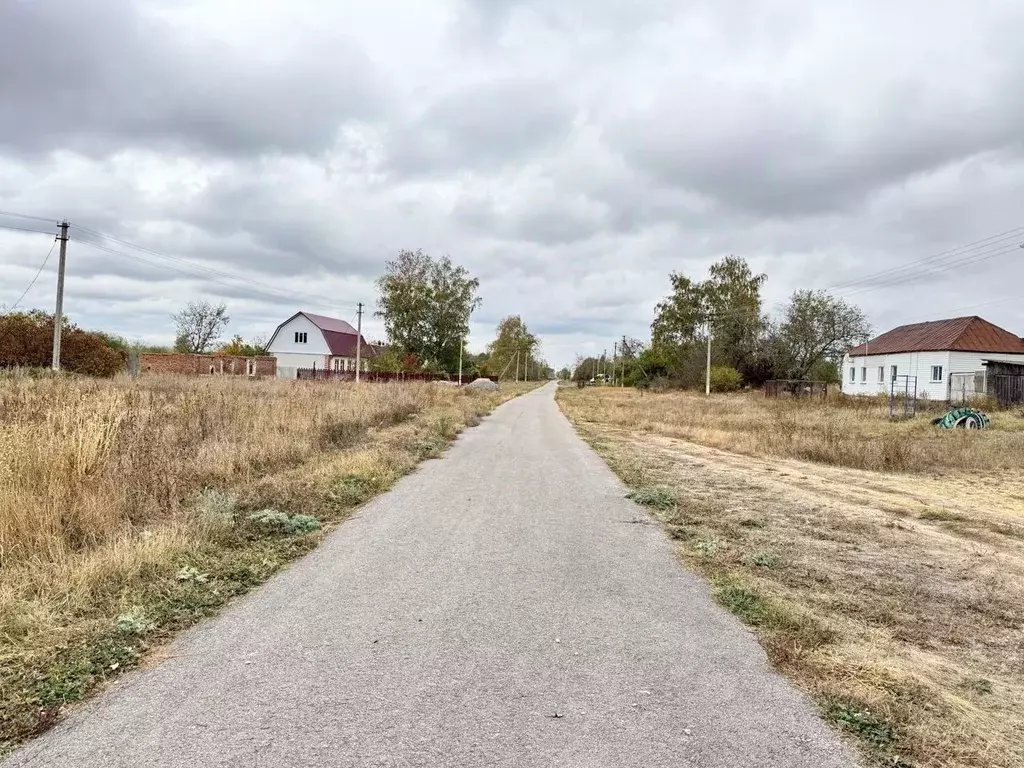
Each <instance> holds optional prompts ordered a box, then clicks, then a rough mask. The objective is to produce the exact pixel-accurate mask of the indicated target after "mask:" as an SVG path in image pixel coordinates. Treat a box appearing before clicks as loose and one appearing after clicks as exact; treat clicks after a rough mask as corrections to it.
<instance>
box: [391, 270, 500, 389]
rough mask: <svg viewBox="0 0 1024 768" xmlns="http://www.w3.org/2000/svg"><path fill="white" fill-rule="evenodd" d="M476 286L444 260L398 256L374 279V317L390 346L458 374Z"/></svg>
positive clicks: (477, 302) (476, 303)
mask: <svg viewBox="0 0 1024 768" xmlns="http://www.w3.org/2000/svg"><path fill="white" fill-rule="evenodd" d="M479 287H480V281H479V280H477V279H476V278H474V277H471V276H470V274H469V272H468V271H467V270H466V269H465V268H464V267H460V266H457V265H456V264H453V263H452V260H451V259H450V258H449V257H448V256H445V257H444V258H441V259H434V258H433V257H431V256H430V255H428V254H426V253H424V252H423V251H421V250H418V251H401V252H400V253H399V254H398V257H397V258H396V259H395V260H393V261H389V262H387V264H386V267H385V272H384V274H383V275H381V276H380V277H379V278H378V279H377V290H378V291H379V292H380V298H379V299H378V302H377V304H378V310H377V313H376V314H377V317H380V318H383V320H384V328H385V329H386V331H387V334H388V341H389V343H390V344H392V345H394V346H396V347H398V348H400V350H402V351H404V352H406V353H411V354H414V355H416V356H417V357H419V358H421V359H422V360H424V361H425V363H426V365H428V367H431V368H435V367H436V368H440V369H442V370H445V371H448V372H454V371H456V370H458V363H459V350H460V348H461V346H462V345H463V344H464V343H465V339H466V336H467V335H468V334H469V318H470V316H471V315H472V314H473V311H474V310H475V309H476V308H477V307H479V306H480V298H479V297H478V296H477V290H478V289H479Z"/></svg>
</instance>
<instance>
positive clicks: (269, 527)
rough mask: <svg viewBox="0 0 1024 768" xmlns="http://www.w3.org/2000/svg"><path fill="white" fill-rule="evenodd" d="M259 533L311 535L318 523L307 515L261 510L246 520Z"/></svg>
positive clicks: (318, 525)
mask: <svg viewBox="0 0 1024 768" xmlns="http://www.w3.org/2000/svg"><path fill="white" fill-rule="evenodd" d="M247 519H248V521H249V523H250V524H251V525H252V526H253V527H254V528H255V529H256V530H258V531H259V532H260V533H264V534H271V535H274V534H277V535H284V536H299V535H302V534H304V533H312V532H313V531H315V530H317V529H318V528H319V527H320V521H319V520H317V519H316V518H315V517H310V516H309V515H289V514H287V513H286V512H278V511H277V510H276V509H261V510H260V511H259V512H253V513H252V514H251V515H249V517H248V518H247Z"/></svg>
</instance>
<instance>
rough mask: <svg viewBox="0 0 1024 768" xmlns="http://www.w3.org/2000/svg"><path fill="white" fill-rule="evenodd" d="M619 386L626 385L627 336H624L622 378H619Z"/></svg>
mask: <svg viewBox="0 0 1024 768" xmlns="http://www.w3.org/2000/svg"><path fill="white" fill-rule="evenodd" d="M619 386H620V387H624V386H626V337H625V336H623V337H622V378H621V379H619Z"/></svg>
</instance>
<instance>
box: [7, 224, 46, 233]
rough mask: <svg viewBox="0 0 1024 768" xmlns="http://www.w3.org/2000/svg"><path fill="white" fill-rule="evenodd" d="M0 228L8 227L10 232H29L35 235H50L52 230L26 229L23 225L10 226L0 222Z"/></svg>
mask: <svg viewBox="0 0 1024 768" xmlns="http://www.w3.org/2000/svg"><path fill="white" fill-rule="evenodd" d="M0 229H9V230H11V231H12V232H30V233H32V234H35V235H52V234H53V232H42V231H40V230H38V229H26V228H25V227H12V226H10V225H9V224H0Z"/></svg>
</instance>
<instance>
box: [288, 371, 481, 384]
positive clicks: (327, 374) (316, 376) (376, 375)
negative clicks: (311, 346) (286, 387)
mask: <svg viewBox="0 0 1024 768" xmlns="http://www.w3.org/2000/svg"><path fill="white" fill-rule="evenodd" d="M295 378H297V379H299V380H300V381H355V380H356V372H355V371H333V370H331V369H329V368H297V369H296V370H295ZM476 378H481V377H476V376H466V377H464V378H463V379H462V383H463V384H468V383H469V382H471V381H474V380H475V379H476ZM482 378H489V379H490V380H491V381H497V380H498V377H497V376H484V377H482ZM359 380H360V381H369V382H376V383H386V382H390V381H451V382H452V383H456V382H457V381H458V378H457V377H452V376H451V374H447V373H405V372H398V373H393V372H390V371H363V372H362V373H360V374H359Z"/></svg>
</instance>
